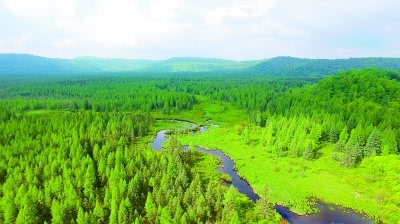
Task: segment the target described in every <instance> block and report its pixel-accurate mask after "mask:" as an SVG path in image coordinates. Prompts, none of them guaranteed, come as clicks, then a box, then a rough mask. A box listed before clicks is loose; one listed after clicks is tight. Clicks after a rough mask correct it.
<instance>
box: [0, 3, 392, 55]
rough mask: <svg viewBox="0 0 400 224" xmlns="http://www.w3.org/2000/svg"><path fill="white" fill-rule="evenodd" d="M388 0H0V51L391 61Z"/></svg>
mask: <svg viewBox="0 0 400 224" xmlns="http://www.w3.org/2000/svg"><path fill="white" fill-rule="evenodd" d="M399 10H400V1H396V0H364V1H362V0H297V1H296V0H217V1H216V0H202V1H193V0H140V1H134V0H112V1H111V0H1V1H0V30H1V33H0V53H28V54H35V55H41V56H46V57H61V58H74V57H79V56H97V57H106V58H137V59H138V58H146V59H166V58H170V57H177V56H196V57H214V58H226V59H234V60H252V59H262V58H271V57H275V56H294V57H303V58H348V57H400V41H399V40H400V13H398V11H399Z"/></svg>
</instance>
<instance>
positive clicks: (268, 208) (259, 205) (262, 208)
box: [256, 184, 275, 220]
mask: <svg viewBox="0 0 400 224" xmlns="http://www.w3.org/2000/svg"><path fill="white" fill-rule="evenodd" d="M268 200H270V191H269V188H268V186H267V184H265V185H264V187H263V189H262V192H261V195H260V199H259V200H258V201H257V202H256V210H257V213H258V216H259V219H260V220H271V219H272V217H273V216H274V214H275V211H274V204H273V203H271V202H270V201H268Z"/></svg>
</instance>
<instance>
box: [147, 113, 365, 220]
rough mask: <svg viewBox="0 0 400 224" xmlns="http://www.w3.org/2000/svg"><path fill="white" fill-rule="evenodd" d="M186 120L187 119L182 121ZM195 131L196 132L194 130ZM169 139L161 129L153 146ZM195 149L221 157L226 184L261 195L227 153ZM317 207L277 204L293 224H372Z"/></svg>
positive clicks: (340, 210)
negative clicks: (310, 210)
mask: <svg viewBox="0 0 400 224" xmlns="http://www.w3.org/2000/svg"><path fill="white" fill-rule="evenodd" d="M180 122H186V121H180ZM186 123H188V124H190V127H191V128H193V127H195V126H196V125H195V124H193V123H189V122H186ZM205 131H207V127H206V126H200V128H199V131H198V132H205ZM193 133H194V132H193ZM166 140H167V136H166V130H162V131H159V132H158V133H157V136H156V137H155V138H154V140H153V142H152V143H151V146H152V148H153V149H154V150H156V151H160V150H162V143H163V142H165V141H166ZM194 148H195V150H197V151H200V152H203V153H206V154H209V155H213V156H216V157H218V158H220V159H221V161H222V162H221V166H220V167H219V168H218V171H219V172H221V173H225V174H227V175H229V176H230V177H231V178H232V183H227V182H223V184H224V185H225V186H230V185H233V186H234V187H235V188H236V189H238V191H239V192H240V193H242V194H245V195H246V196H247V197H248V198H249V199H250V200H252V201H254V202H255V201H257V200H258V199H259V198H260V197H259V196H258V195H257V194H256V193H255V192H254V191H253V189H252V188H251V186H250V185H249V184H248V183H247V182H246V181H245V180H243V179H242V178H240V177H239V175H238V174H237V172H236V171H235V170H234V167H235V163H234V161H233V160H232V159H231V158H229V157H228V156H227V155H225V154H224V153H223V152H221V151H220V150H206V149H204V148H201V147H197V146H195V147H194ZM182 150H184V151H188V146H183V147H182ZM315 208H317V209H318V210H319V212H318V213H315V214H311V215H305V216H302V215H297V214H296V213H293V212H291V211H290V210H289V209H287V208H285V207H283V206H280V205H276V206H275V209H276V211H277V212H278V213H279V214H280V215H281V216H282V217H283V218H284V219H286V220H287V221H289V223H293V224H332V223H335V224H339V223H341V224H353V223H354V224H370V223H373V221H371V220H369V219H367V218H366V217H364V216H362V215H360V214H357V213H355V212H354V211H353V210H351V209H346V208H342V207H340V206H336V205H328V204H325V203H323V202H321V201H317V203H316V205H315Z"/></svg>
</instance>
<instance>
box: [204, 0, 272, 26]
mask: <svg viewBox="0 0 400 224" xmlns="http://www.w3.org/2000/svg"><path fill="white" fill-rule="evenodd" d="M275 4H276V1H275V0H257V1H249V0H241V1H233V2H232V3H231V2H229V3H228V4H226V5H223V6H218V7H217V8H215V9H212V10H211V11H209V12H208V13H207V14H206V15H205V17H204V19H205V21H207V23H209V24H211V25H220V24H221V23H222V22H223V21H224V20H225V19H232V18H233V19H243V18H259V17H262V16H265V14H266V13H267V12H268V11H269V10H270V9H272V8H273V7H274V6H275Z"/></svg>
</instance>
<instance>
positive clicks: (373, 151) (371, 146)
mask: <svg viewBox="0 0 400 224" xmlns="http://www.w3.org/2000/svg"><path fill="white" fill-rule="evenodd" d="M380 150H381V138H380V135H379V132H378V130H377V129H376V128H375V129H374V130H373V131H372V132H371V134H370V135H369V136H368V140H367V144H366V145H365V147H364V152H363V156H365V157H368V156H371V155H379V154H380Z"/></svg>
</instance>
